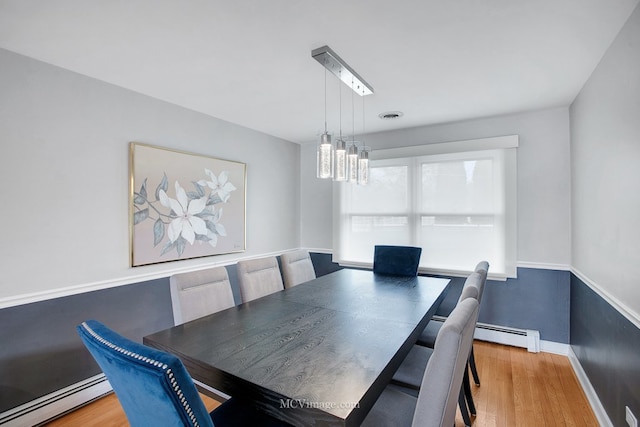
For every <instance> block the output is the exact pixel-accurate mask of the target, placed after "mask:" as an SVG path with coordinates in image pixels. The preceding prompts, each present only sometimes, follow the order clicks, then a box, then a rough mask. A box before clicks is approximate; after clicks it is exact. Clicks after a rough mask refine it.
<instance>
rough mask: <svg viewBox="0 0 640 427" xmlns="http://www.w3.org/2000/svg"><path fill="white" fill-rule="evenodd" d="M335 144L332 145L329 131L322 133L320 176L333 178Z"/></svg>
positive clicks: (318, 156)
mask: <svg viewBox="0 0 640 427" xmlns="http://www.w3.org/2000/svg"><path fill="white" fill-rule="evenodd" d="M332 148H333V146H332V145H331V135H329V134H328V133H327V132H325V133H323V134H322V135H320V144H319V145H318V153H317V161H318V171H317V176H318V178H322V179H328V178H333V149H332Z"/></svg>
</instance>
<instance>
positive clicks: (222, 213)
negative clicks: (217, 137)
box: [129, 142, 247, 267]
mask: <svg viewBox="0 0 640 427" xmlns="http://www.w3.org/2000/svg"><path fill="white" fill-rule="evenodd" d="M129 161H130V179H129V187H130V188H129V212H130V215H129V216H130V233H129V234H130V238H131V265H132V266H133V267H136V266H141V265H148V264H157V263H161V262H167V261H175V260H182V259H189V258H197V257H204V256H211V255H220V254H227V253H232V252H242V251H244V250H245V215H246V176H247V173H246V172H247V167H246V164H244V163H239V162H233V161H228V160H222V159H216V158H214V157H208V156H201V155H198V154H193V153H185V152H181V151H175V150H169V149H165V148H161V147H154V146H152V145H147V144H140V143H137V142H132V143H131V144H130V159H129Z"/></svg>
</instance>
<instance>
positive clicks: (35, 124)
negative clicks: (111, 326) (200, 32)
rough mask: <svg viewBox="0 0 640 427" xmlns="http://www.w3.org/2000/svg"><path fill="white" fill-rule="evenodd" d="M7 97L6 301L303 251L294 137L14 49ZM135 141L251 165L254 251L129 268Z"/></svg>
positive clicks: (2, 302) (2, 121)
mask: <svg viewBox="0 0 640 427" xmlns="http://www.w3.org/2000/svg"><path fill="white" fill-rule="evenodd" d="M0 93H1V94H2V96H0V129H2V137H1V144H2V146H1V148H0V150H1V154H0V182H2V183H3V184H2V186H0V196H1V198H2V200H5V203H6V204H7V206H11V207H10V208H7V209H3V213H2V222H3V223H4V224H5V227H4V231H3V236H2V237H3V243H2V245H1V246H0V271H2V275H1V276H0V307H3V306H4V307H6V306H11V305H14V304H18V303H24V302H25V301H26V302H31V301H35V300H39V299H47V298H51V297H54V296H59V295H61V294H62V295H64V294H72V293H75V292H82V291H86V290H90V289H99V288H108V287H112V286H117V285H122V284H127V283H136V282H141V281H144V280H149V279H152V278H155V277H162V276H165V277H166V276H169V275H170V274H171V273H172V272H175V271H176V270H178V269H188V268H195V267H198V266H203V265H207V264H210V263H212V262H226V263H229V262H233V261H235V260H236V259H237V258H238V257H240V256H245V257H246V256H252V255H253V256H255V255H259V254H263V253H270V252H278V251H282V250H286V249H291V248H297V247H299V239H300V235H299V229H298V227H297V224H299V213H298V207H299V191H300V189H299V185H300V184H299V179H298V178H299V151H300V148H299V146H298V145H297V144H294V143H291V142H288V141H284V140H281V139H278V138H274V137H271V136H268V135H265V134H261V133H259V132H255V131H253V130H250V129H247V128H243V127H240V126H237V125H233V124H231V123H228V122H224V121H222V120H218V119H216V118H213V117H209V116H206V115H204V114H200V113H196V112H193V111H190V110H187V109H184V108H181V107H178V106H175V105H172V104H169V103H166V102H162V101H159V100H156V99H153V98H150V97H148V96H144V95H141V94H138V93H135V92H132V91H129V90H125V89H122V88H119V87H116V86H113V85H110V84H108V83H105V82H101V81H98V80H95V79H92V78H88V77H86V76H82V75H79V74H76V73H73V72H70V71H67V70H64V69H61V68H58V67H55V66H52V65H48V64H45V63H43V62H39V61H36V60H33V59H30V58H27V57H24V56H20V55H17V54H14V53H11V52H9V51H6V50H0ZM211 96H215V94H211ZM130 141H136V142H143V143H148V144H153V145H158V146H162V147H168V148H173V149H178V150H182V151H188V152H193V153H198V154H204V155H209V156H213V157H218V158H222V159H227V160H234V161H239V162H243V163H246V164H247V200H246V202H247V203H246V206H247V224H246V235H247V250H246V252H245V253H243V254H235V255H223V256H218V257H215V258H211V257H209V258H200V259H196V260H190V261H181V262H177V263H166V264H159V265H153V266H147V267H140V268H135V269H134V268H131V267H130V266H129V235H128V234H129V215H128V177H129V171H128V168H129V160H128V157H129V148H128V147H129V142H130ZM291 224H296V226H291Z"/></svg>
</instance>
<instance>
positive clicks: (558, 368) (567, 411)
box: [46, 341, 598, 427]
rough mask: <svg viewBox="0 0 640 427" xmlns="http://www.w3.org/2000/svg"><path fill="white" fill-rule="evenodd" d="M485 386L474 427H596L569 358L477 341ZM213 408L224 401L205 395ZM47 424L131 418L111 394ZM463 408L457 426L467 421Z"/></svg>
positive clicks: (477, 391) (110, 426) (115, 423)
mask: <svg viewBox="0 0 640 427" xmlns="http://www.w3.org/2000/svg"><path fill="white" fill-rule="evenodd" d="M474 352H475V355H476V364H477V367H478V372H479V375H480V381H481V382H482V385H481V387H476V386H475V385H473V384H472V385H471V387H472V389H473V396H474V401H475V403H476V409H477V416H476V417H474V418H472V421H473V426H474V427H529V426H530V427H543V426H547V427H552V426H566V427H572V426H575V427H591V426H593V427H597V426H598V421H597V420H596V418H595V415H594V414H593V411H592V410H591V407H590V406H589V403H588V401H587V398H586V396H585V394H584V392H583V391H582V389H581V388H580V385H579V383H578V380H577V379H576V376H575V374H574V373H573V369H572V368H571V365H570V364H569V359H568V358H567V357H565V356H558V355H555V354H549V353H529V352H527V350H526V349H522V348H516V347H508V346H503V345H499V344H492V343H487V342H482V341H475V342H474ZM203 400H204V402H205V406H206V407H207V409H208V410H209V411H212V410H213V409H214V408H215V407H217V406H218V405H219V403H218V402H216V401H215V400H213V399H211V398H208V397H206V396H203ZM46 425H47V426H48V427H61V426H64V427H76V426H77V427H80V426H83V427H87V426H103V427H120V426H128V425H129V424H128V423H127V419H126V417H125V415H124V412H123V411H122V408H121V407H120V404H119V403H118V400H117V398H116V397H115V395H113V394H111V395H108V396H106V397H104V398H101V399H99V400H97V401H95V402H92V403H91V404H89V405H86V406H84V407H82V408H80V409H78V410H76V411H74V412H72V413H70V414H67V415H65V416H63V417H61V418H58V419H57V420H54V421H52V422H50V423H48V424H46ZM463 425H464V424H463V423H462V418H461V417H460V415H459V413H458V417H457V419H456V426H460V427H461V426H463Z"/></svg>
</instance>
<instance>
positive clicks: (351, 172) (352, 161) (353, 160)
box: [347, 83, 358, 184]
mask: <svg viewBox="0 0 640 427" xmlns="http://www.w3.org/2000/svg"><path fill="white" fill-rule="evenodd" d="M352 84H353V83H352ZM355 111H356V109H355V104H354V102H353V92H351V145H350V146H349V154H348V156H347V181H349V182H350V183H352V184H355V183H357V182H358V146H357V145H356V113H355Z"/></svg>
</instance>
